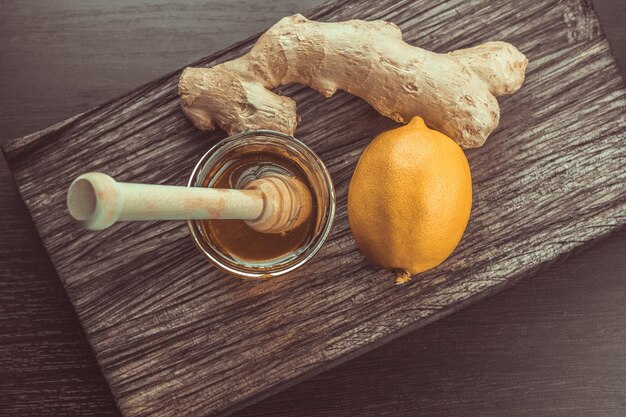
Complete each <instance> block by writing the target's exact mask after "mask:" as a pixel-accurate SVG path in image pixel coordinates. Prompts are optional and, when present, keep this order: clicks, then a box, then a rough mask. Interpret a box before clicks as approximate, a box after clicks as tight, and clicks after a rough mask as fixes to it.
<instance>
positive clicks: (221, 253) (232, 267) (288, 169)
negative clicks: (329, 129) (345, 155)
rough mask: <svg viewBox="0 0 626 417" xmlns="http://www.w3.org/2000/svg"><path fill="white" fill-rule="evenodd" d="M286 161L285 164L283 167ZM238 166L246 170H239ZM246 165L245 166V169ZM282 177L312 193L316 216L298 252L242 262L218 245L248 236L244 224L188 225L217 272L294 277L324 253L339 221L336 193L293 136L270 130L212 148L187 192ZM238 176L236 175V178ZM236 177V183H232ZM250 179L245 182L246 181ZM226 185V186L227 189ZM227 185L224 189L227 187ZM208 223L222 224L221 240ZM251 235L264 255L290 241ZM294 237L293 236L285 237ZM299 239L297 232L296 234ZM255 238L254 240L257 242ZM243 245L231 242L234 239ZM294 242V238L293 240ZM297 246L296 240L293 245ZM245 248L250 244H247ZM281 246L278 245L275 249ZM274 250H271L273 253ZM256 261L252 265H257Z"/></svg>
mask: <svg viewBox="0 0 626 417" xmlns="http://www.w3.org/2000/svg"><path fill="white" fill-rule="evenodd" d="M281 161H282V163H281ZM237 164H240V165H242V168H241V169H238V166H237ZM246 164H247V165H246ZM267 171H272V172H280V173H282V174H286V175H290V176H293V177H295V178H297V179H299V180H301V181H302V182H304V183H305V185H306V186H307V187H308V189H309V191H310V192H311V197H312V200H313V213H312V218H311V219H310V224H309V225H307V228H306V233H305V234H303V235H302V236H299V237H298V238H299V240H297V241H296V242H295V246H294V247H290V249H289V250H288V251H286V253H280V254H273V255H272V256H270V257H266V258H263V256H259V257H253V256H245V257H244V256H240V255H239V254H237V253H235V251H233V250H230V249H229V248H228V247H226V245H224V244H223V242H221V241H220V240H223V238H222V237H221V236H222V235H223V234H224V233H226V234H227V233H228V231H229V230H230V229H229V228H228V227H230V225H232V226H233V227H232V230H233V234H234V233H237V232H236V230H238V231H239V233H240V234H241V231H242V230H243V231H244V232H246V230H244V229H243V228H244V227H247V225H245V226H244V225H243V221H242V220H211V221H206V220H190V221H189V222H188V225H189V230H190V232H191V236H192V238H193V241H194V243H195V244H196V246H197V247H198V249H199V250H200V252H201V253H202V254H203V255H204V256H205V257H206V258H207V259H208V260H209V261H210V262H211V263H212V264H213V265H215V266H216V267H217V268H219V269H221V270H222V271H224V272H227V273H229V274H232V275H235V276H238V277H241V278H246V279H266V278H270V277H273V276H278V275H283V274H286V273H288V272H291V271H293V270H295V269H297V268H298V267H300V266H302V265H303V264H304V263H306V262H307V261H309V260H310V259H311V258H312V257H313V256H314V255H315V254H316V253H317V251H319V249H320V248H321V247H322V245H323V244H324V242H325V241H326V238H327V237H328V234H329V233H330V229H331V226H332V222H333V219H334V216H335V191H334V187H333V183H332V180H331V178H330V174H329V173H328V170H327V169H326V167H325V166H324V164H323V163H322V161H321V160H320V159H319V157H318V156H317V155H316V154H315V153H314V152H313V151H312V150H311V149H309V148H308V147H307V146H306V145H304V144H303V143H302V142H300V141H299V140H297V139H295V138H294V137H292V136H289V135H286V134H283V133H280V132H275V131H271V130H255V131H248V132H243V133H240V134H237V135H233V136H230V137H228V138H226V139H224V140H222V141H221V142H219V143H218V144H216V145H215V146H213V147H212V148H211V149H210V150H209V151H208V152H207V153H206V154H204V156H203V157H202V158H201V159H200V161H199V162H198V164H197V165H196V167H195V168H194V170H193V173H192V174H191V178H190V179H189V183H188V184H187V186H189V187H215V186H217V188H242V184H243V183H242V181H244V180H246V181H247V180H250V179H254V178H252V177H254V176H255V175H256V176H262V175H263V173H264V172H267ZM235 174H236V175H235ZM233 175H234V177H233ZM244 177H246V178H244ZM225 182H227V184H224V183H225ZM225 185H226V186H225ZM210 222H241V223H229V224H227V223H220V224H218V225H220V226H221V225H225V226H227V227H222V228H221V229H222V230H221V234H220V233H218V229H217V228H215V227H212V226H215V225H216V224H217V223H210ZM255 233H258V232H251V233H249V234H245V236H247V237H246V239H248V240H254V239H257V240H258V242H247V243H249V244H250V245H252V246H251V247H252V248H253V247H254V245H255V243H256V244H257V245H258V246H257V247H258V248H259V250H260V251H263V252H265V249H268V247H267V246H268V245H272V242H274V244H276V243H281V240H280V239H282V238H287V237H288V236H286V235H280V236H279V235H273V236H263V235H258V234H255ZM287 233H290V232H287ZM294 233H295V232H294ZM255 236H256V237H255ZM238 238H239V239H244V238H242V237H240V236H232V239H238ZM292 238H293V236H292ZM292 240H293V239H292ZM244 243H246V242H244ZM275 246H277V247H278V246H280V245H275ZM269 249H271V248H269ZM253 258H254V259H253Z"/></svg>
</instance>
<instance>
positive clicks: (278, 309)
mask: <svg viewBox="0 0 626 417" xmlns="http://www.w3.org/2000/svg"><path fill="white" fill-rule="evenodd" d="M305 15H306V16H307V17H309V18H313V19H318V20H323V21H336V20H345V19H351V18H361V19H385V20H390V21H393V22H395V23H397V24H398V25H399V26H400V27H401V28H402V30H403V32H404V35H405V39H406V40H407V41H408V42H410V43H413V44H416V45H420V46H422V47H425V48H428V49H431V50H435V51H438V52H444V51H448V50H452V49H456V48H461V47H466V46H471V45H473V44H476V43H480V42H483V41H487V40H505V41H509V42H512V43H513V44H515V45H516V46H518V47H519V49H520V50H522V51H523V52H524V53H525V54H526V55H527V56H528V58H529V59H530V65H529V68H528V74H527V80H526V83H525V85H524V87H523V88H522V90H520V91H519V92H518V93H517V94H515V95H513V96H511V97H507V98H504V99H503V100H501V107H502V118H501V124H500V127H499V128H498V129H497V131H496V132H495V133H494V134H493V135H492V136H491V137H490V138H489V140H488V141H487V144H486V145H485V146H484V147H483V148H480V149H476V150H471V151H469V152H468V157H469V160H470V163H471V166H472V170H473V176H474V189H475V201H474V207H473V212H472V218H471V221H470V225H469V228H468V230H467V233H466V234H465V237H464V239H463V241H462V243H461V245H460V246H459V247H458V249H457V250H456V251H455V253H454V255H453V256H452V257H451V258H450V259H449V260H448V261H446V262H445V263H444V264H443V265H442V266H441V267H439V268H437V269H435V270H433V271H431V272H428V273H425V274H422V275H420V276H419V277H418V278H417V279H415V280H414V281H412V282H411V283H409V284H407V285H405V286H395V285H394V284H393V279H392V277H391V275H390V274H389V273H388V272H385V271H380V270H378V269H376V268H374V267H372V266H370V265H369V264H367V263H366V262H365V260H364V258H363V257H362V256H361V254H360V253H359V252H358V250H357V249H356V247H355V244H354V241H353V239H352V237H351V235H350V231H349V228H348V224H347V220H346V193H347V187H348V182H349V179H350V176H351V174H352V171H353V169H354V167H355V164H356V161H357V159H358V157H359V155H360V154H361V152H362V151H363V149H364V147H365V146H366V145H367V144H368V143H369V141H370V140H371V139H372V138H373V137H374V136H375V135H376V134H378V133H379V132H381V131H383V130H385V129H389V128H392V127H393V126H395V125H394V123H393V122H391V121H389V120H387V119H385V118H383V117H382V116H379V115H378V114H377V113H376V112H374V111H373V110H372V109H371V108H369V107H368V105H367V104H365V103H364V102H363V101H361V100H359V99H356V98H354V97H351V96H349V95H347V94H342V93H340V94H337V95H336V96H335V97H333V98H331V99H329V100H326V99H323V98H322V97H320V96H319V95H318V94H317V93H315V92H314V91H312V90H309V89H307V88H304V87H300V86H291V87H288V88H284V89H282V92H283V93H284V94H287V95H290V96H292V97H294V98H295V99H296V100H297V102H298V104H299V107H298V108H299V113H300V115H301V116H302V122H301V123H300V125H299V128H298V131H297V132H296V136H297V137H298V138H300V139H302V140H303V141H304V142H306V143H307V144H309V145H310V146H311V147H312V148H313V149H314V150H315V151H316V152H317V153H318V154H319V155H320V157H321V158H322V159H323V160H324V161H325V163H326V164H327V166H328V168H329V169H330V171H331V173H332V177H333V180H334V182H335V186H336V189H337V197H338V198H337V202H338V210H337V218H336V222H335V226H334V228H333V232H332V234H331V236H330V239H329V241H328V242H327V244H326V245H325V247H324V248H323V249H322V250H321V252H320V253H319V254H318V256H317V257H316V258H315V259H314V260H313V261H312V262H311V263H310V264H308V265H307V266H306V267H305V268H303V269H302V270H300V271H298V272H296V273H293V274H291V275H288V276H285V277H280V278H275V279H272V280H270V281H267V282H243V281H240V280H237V279H235V278H231V277H228V276H225V275H224V274H222V273H220V272H218V271H217V270H215V269H214V268H212V267H210V266H209V265H208V264H207V263H206V262H205V261H204V259H203V258H202V256H201V255H200V254H199V253H198V252H197V251H196V250H195V248H194V245H193V243H192V242H191V239H190V238H189V235H188V232H187V228H186V225H185V224H184V223H175V222H171V223H166V222H161V223H156V222H153V223H143V224H139V223H135V224H131V223H129V224H120V225H117V226H115V227H113V228H111V229H108V230H106V231H103V232H99V233H90V232H85V231H83V230H80V229H78V228H77V227H76V226H75V225H73V224H72V222H71V221H70V218H69V216H68V215H67V214H66V212H65V209H64V205H65V191H66V189H67V187H68V185H69V183H70V182H71V180H72V179H73V178H74V177H75V176H77V175H78V174H80V173H82V172H84V171H96V170H97V171H103V172H107V173H109V174H111V175H113V176H114V177H116V178H117V179H118V180H121V181H136V182H146V183H148V182H154V183H167V184H179V185H183V184H185V183H186V181H187V178H188V176H189V174H190V173H191V170H192V168H193V166H194V164H195V163H196V161H197V160H198V159H199V158H200V156H201V155H202V154H203V153H204V152H205V151H206V150H207V149H208V148H209V147H210V146H212V145H213V144H214V143H215V142H216V141H218V140H219V139H221V138H223V137H224V136H225V135H224V134H223V133H221V132H218V133H212V134H209V133H205V132H200V131H197V130H195V129H194V128H193V127H192V125H191V123H190V122H189V121H188V120H187V119H186V118H185V117H184V116H183V114H182V112H181V111H180V109H179V106H178V97H177V93H176V84H177V80H178V77H179V75H180V71H177V72H175V73H173V74H169V75H166V76H164V77H163V78H161V79H159V80H156V81H154V82H152V83H149V84H147V85H145V86H144V87H141V88H139V89H137V90H135V91H133V92H131V93H129V94H127V95H126V96H123V97H120V98H118V99H116V100H113V101H111V102H109V103H106V104H104V105H102V106H100V107H98V108H96V109H93V110H90V111H88V112H86V113H84V114H82V115H78V116H76V117H74V118H72V119H69V120H67V121H65V122H62V123H60V124H58V125H55V126H52V127H50V128H48V129H46V130H44V131H41V132H38V133H35V134H33V135H30V136H27V137H24V138H20V139H17V140H15V141H14V142H12V143H10V144H9V145H8V146H6V147H5V149H4V151H5V154H6V157H7V160H8V161H9V164H10V167H11V170H12V172H13V174H14V176H15V180H16V183H17V185H18V187H19V190H20V193H21V195H22V197H23V199H24V201H25V203H26V205H27V207H28V209H29V211H30V213H31V215H32V217H33V220H34V222H35V225H36V227H37V229H38V231H39V233H40V235H41V238H42V240H43V243H44V245H45V247H46V248H47V250H48V253H49V254H50V258H51V259H52V262H53V263H54V265H55V267H56V269H57V271H58V273H59V276H60V278H61V280H62V282H63V284H64V286H65V287H66V289H67V292H68V295H69V297H70V299H71V301H72V303H73V304H74V306H75V308H76V311H77V313H78V316H79V318H80V320H81V323H82V325H83V327H84V329H85V333H86V335H87V337H88V339H89V342H90V343H91V346H92V347H93V350H94V352H95V354H96V357H97V359H98V361H99V363H100V365H101V367H102V370H103V372H104V375H105V376H106V378H107V380H108V382H109V384H110V386H111V389H112V392H113V394H114V396H115V398H116V400H117V402H118V405H119V407H120V409H121V410H122V412H123V413H124V414H125V415H126V416H148V415H150V416H172V415H177V416H181V415H198V416H199V415H224V414H227V413H228V412H231V411H233V410H235V409H237V408H240V407H243V406H244V405H246V404H249V403H251V402H253V401H256V400H258V399H260V398H262V397H264V396H267V395H270V394H271V393H274V392H276V391H278V390H279V389H282V388H284V387H285V386H287V385H289V384H293V383H295V382H297V381H299V380H302V379H304V378H306V377H308V376H311V375H312V374H314V373H317V372H320V371H321V370H323V369H326V368H328V367H330V366H333V365H335V364H337V363H338V362H339V361H343V360H346V359H349V358H351V357H354V356H356V355H358V354H360V353H363V352H364V351H366V350H369V349H372V348H373V347H375V346H378V345H380V344H382V343H384V342H386V341H388V340H390V339H392V338H394V337H397V336H398V335H400V334H403V333H406V332H408V331H410V330H412V329H415V328H417V327H420V326H423V325H425V324H427V323H429V322H432V321H434V320H436V319H438V318H441V317H443V316H444V315H447V314H450V313H451V312H453V311H456V310H458V309H459V308H461V307H463V306H465V305H468V304H469V303H471V302H474V301H476V300H478V299H480V298H483V297H485V296H487V295H489V294H493V293H494V292H496V291H498V290H500V289H502V288H504V287H505V286H507V285H510V284H512V283H513V282H515V281H516V280H518V279H520V278H521V277H523V276H525V275H528V274H530V273H532V272H533V271H535V270H537V269H538V268H541V267H543V266H545V265H546V264H548V263H549V262H552V261H554V260H555V259H557V258H558V257H559V256H562V255H564V254H566V253H568V252H570V251H571V250H573V249H574V248H576V247H579V246H581V245H583V244H585V243H586V242H589V241H592V240H594V239H597V238H600V237H602V236H604V235H606V234H607V233H609V232H610V231H612V230H614V229H616V228H618V227H620V226H621V225H623V224H624V223H625V222H626V169H625V168H624V165H625V162H626V146H624V145H625V140H626V117H625V116H626V90H625V89H624V83H623V81H622V78H621V76H620V74H619V72H618V70H617V68H616V66H615V63H614V61H613V59H612V57H611V53H610V50H609V46H608V44H607V42H606V40H605V38H604V36H603V35H602V33H601V29H600V26H599V23H598V20H597V18H596V16H595V14H594V13H593V10H592V8H591V3H590V2H588V1H583V0H565V1H556V0H541V1H534V2H523V3H521V2H519V1H516V0H512V1H489V0H473V1H463V0H453V1H448V2H443V3H440V2H438V1H436V0H422V1H417V2H416V1H400V2H397V1H391V0H383V1H363V2H356V1H342V2H334V3H328V4H326V5H323V6H321V7H319V8H316V9H314V10H313V11H310V12H308V13H305ZM253 42H254V39H250V40H247V41H245V42H242V43H240V44H237V45H234V46H233V47H231V48H229V49H227V50H224V51H221V52H219V53H216V54H214V55H212V56H210V57H208V58H205V59H203V60H201V61H200V62H197V63H194V64H193V65H196V66H201V65H206V66H210V65H214V64H215V63H218V62H223V61H226V60H228V59H231V58H233V57H235V56H239V55H241V54H242V53H244V52H245V51H247V50H248V49H249V48H250V47H251V45H252V43H253Z"/></svg>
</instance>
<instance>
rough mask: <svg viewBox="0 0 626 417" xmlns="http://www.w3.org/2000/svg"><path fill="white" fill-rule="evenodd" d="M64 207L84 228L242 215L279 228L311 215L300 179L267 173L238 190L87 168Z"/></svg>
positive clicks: (257, 226) (263, 227)
mask: <svg viewBox="0 0 626 417" xmlns="http://www.w3.org/2000/svg"><path fill="white" fill-rule="evenodd" d="M67 208H68V210H69V213H70V215H71V216H72V217H73V218H74V219H75V220H76V221H78V222H79V224H81V225H82V226H83V227H85V228H87V229H89V230H102V229H106V228H107V227H110V226H112V225H113V224H114V223H116V222H118V221H138V220H201V219H241V220H245V221H246V223H247V224H248V225H249V226H250V227H251V228H252V229H253V230H256V231H258V232H263V233H282V232H287V231H289V230H292V229H294V228H295V227H297V226H299V225H300V224H302V223H303V222H304V221H305V220H306V219H307V218H308V217H309V216H310V215H311V211H312V202H311V194H310V193H309V190H308V189H307V188H306V186H305V185H304V184H303V183H302V182H301V181H299V180H297V179H295V178H292V177H289V176H287V175H282V174H268V175H267V176H264V177H261V178H258V179H255V180H252V181H250V182H249V183H248V184H246V185H245V187H244V188H243V189H240V190H239V189H219V188H204V187H182V186H172V185H152V184H135V183H126V182H117V181H115V180H114V179H113V178H111V177H110V176H108V175H106V174H102V173H99V172H89V173H86V174H83V175H81V176H79V177H78V178H76V179H75V180H74V181H73V182H72V184H71V185H70V187H69V189H68V192H67Z"/></svg>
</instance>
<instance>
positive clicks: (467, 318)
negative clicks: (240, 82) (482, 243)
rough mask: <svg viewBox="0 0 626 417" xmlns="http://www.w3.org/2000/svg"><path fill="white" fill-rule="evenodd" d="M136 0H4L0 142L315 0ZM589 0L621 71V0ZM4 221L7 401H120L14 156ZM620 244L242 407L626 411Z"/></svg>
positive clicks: (0, 176)
mask: <svg viewBox="0 0 626 417" xmlns="http://www.w3.org/2000/svg"><path fill="white" fill-rule="evenodd" d="M83 3H85V4H83ZM127 3H128V2H126V1H125V0H115V1H108V2H97V3H96V2H79V1H76V0H56V1H43V0H31V1H10V2H6V1H5V2H2V3H1V9H0V10H2V13H1V14H0V35H1V36H0V39H2V42H1V43H0V63H1V67H0V68H1V70H0V94H1V96H0V97H1V99H0V106H1V107H0V139H1V140H2V141H7V140H9V139H11V138H13V137H17V136H20V135H23V134H25V133H28V132H31V131H35V130H37V129H40V128H43V127H46V126H47V125H50V124H52V123H54V122H57V121H59V120H61V119H64V118H66V117H68V116H71V115H73V114H75V113H78V112H81V111H84V110H86V109H88V108H90V107H92V106H94V105H96V104H99V103H100V102H103V101H105V100H107V99H110V98H113V97H115V96H117V95H120V94H122V93H124V92H125V91H127V90H128V89H131V88H133V87H136V86H138V85H140V84H142V83H144V82H146V81H149V80H151V79H153V78H155V77H157V76H159V75H162V74H163V73H165V72H169V71H170V70H173V69H175V68H177V67H179V66H181V65H183V64H185V63H187V62H191V61H193V60H195V59H197V58H200V57H202V56H205V55H207V54H209V53H210V52H212V51H214V50H217V49H220V48H222V47H225V46H227V45H229V44H231V43H233V42H234V41H237V40H240V39H242V38H244V37H246V36H248V35H251V34H253V33H255V32H259V31H261V30H263V29H264V28H266V27H268V26H269V25H270V24H271V23H272V22H274V21H275V20H276V19H277V18H278V17H279V16H283V15H286V14H290V13H293V12H295V11H304V10H306V9H307V8H309V7H310V6H313V5H315V4H316V3H318V1H314V0H307V1H300V2H295V1H285V0H274V1H267V2H263V4H261V2H254V1H252V0H238V1H226V0H222V1H216V0H212V1H205V2H199V1H192V0H185V1H182V2H172V1H170V0H162V1H159V0H141V1H135V2H132V6H129V5H128V4H127ZM594 5H595V8H596V11H597V12H598V14H599V15H600V18H601V20H602V23H603V25H604V29H605V31H606V33H607V36H608V38H609V41H610V42H611V44H612V46H613V48H614V52H615V55H616V59H617V61H618V64H619V65H620V68H621V69H622V72H623V73H625V72H626V51H625V50H624V48H623V46H622V45H623V44H624V43H625V42H626V4H624V3H623V1H621V0H595V1H594ZM0 231H1V232H2V233H1V234H0V415H7V416H16V415H22V416H27V415H51V416H63V415H107V416H115V415H119V412H118V411H117V409H116V408H115V405H114V403H113V399H112V397H111V394H110V393H109V391H108V388H107V385H106V383H105V381H104V379H103V377H102V375H101V374H100V371H99V369H98V366H97V364H96V363H95V360H94V358H93V355H92V353H91V351H90V349H89V346H88V345H87V342H86V340H85V338H84V336H83V334H82V332H81V328H80V326H79V324H78V321H77V319H76V317H75V315H74V313H73V311H72V308H71V306H70V304H69V302H68V300H67V298H66V295H65V293H64V290H63V288H62V287H61V284H60V282H59V280H58V277H57V276H56V274H55V272H54V270H53V269H52V265H51V264H50V262H49V260H48V259H47V257H46V254H45V252H44V250H43V248H42V246H41V244H40V242H39V239H38V237H37V235H36V233H35V230H34V228H33V226H32V224H31V222H30V219H29V217H28V216H27V214H26V212H25V207H24V206H23V204H22V203H21V201H20V200H19V198H18V195H17V192H16V189H15V186H14V184H13V181H12V179H11V176H10V173H9V172H8V169H7V167H6V163H5V161H4V160H2V162H0ZM624 255H626V230H622V231H621V232H618V233H616V234H614V235H613V236H611V237H609V238H608V239H606V240H604V241H603V242H601V243H597V244H596V245H594V246H592V247H590V248H587V249H585V250H584V251H581V252H579V253H577V254H575V255H572V256H571V257H570V259H569V260H567V261H566V262H564V263H561V264H559V265H555V266H553V267H552V268H550V269H549V270H547V271H544V272H541V273H539V274H537V275H536V276H535V277H533V278H529V279H526V280H525V281H522V282H521V283H520V284H518V285H517V286H515V287H514V288H511V289H508V290H506V291H504V292H502V293H500V294H498V295H496V296H494V297H492V298H490V299H488V300H486V301H483V302H481V303H479V304H477V305H475V306H472V307H470V308H468V309H465V310H463V311H462V312H461V313H458V314H456V315H453V316H451V317H448V318H446V319H444V320H441V321H439V322H437V323H435V324H433V325H430V326H428V327H426V328H423V329H421V330H418V331H416V332H413V333H411V334H409V335H407V336H404V337H403V338H400V339H397V340H395V341H394V342H392V343H389V344H387V345H385V346H384V347H382V348H379V349H377V350H374V351H372V352H370V353H367V354H365V355H363V356H361V357H359V358H357V359H354V360H352V361H350V362H348V363H345V364H344V365H341V366H339V367H337V368H335V369H333V370H330V371H327V372H325V373H322V374H320V375H318V376H317V377H314V378H312V379H310V380H308V381H306V382H303V383H301V384H299V385H297V386H295V387H293V388H291V389H289V390H287V391H284V392H282V393H280V394H278V395H275V396H273V397H271V398H268V399H266V400H264V401H262V402H260V403H258V404H256V405H254V406H252V407H250V408H248V409H246V410H243V411H241V412H239V413H238V414H237V415H239V416H272V415H277V416H278V415H281V416H282V415H285V416H287V415H309V416H318V415H319V416H329V415H331V416H344V415H345V416H354V415H372V416H381V415H391V416H404V415H406V416H413V415H421V416H430V415H432V416H440V415H446V416H467V415H494V416H502V415H509V416H515V415H520V416H531V415H532V416H535V415H567V416H578V415H580V416H589V415H598V416H613V415H614V416H623V415H626V272H625V271H626V256H624Z"/></svg>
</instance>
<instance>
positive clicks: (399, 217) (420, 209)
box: [348, 117, 472, 283]
mask: <svg viewBox="0 0 626 417" xmlns="http://www.w3.org/2000/svg"><path fill="white" fill-rule="evenodd" d="M471 207H472V178H471V174H470V168H469V164H468V162H467V158H466V157H465V153H464V152H463V150H462V149H461V148H460V147H459V145H457V144H456V142H454V141H453V140H452V139H450V138H449V137H447V136H446V135H444V134H443V133H439V132H437V131H435V130H432V129H429V128H428V127H427V126H426V124H425V123H424V121H423V120H422V119H421V118H420V117H415V118H413V119H412V120H411V122H410V123H409V124H407V125H405V126H402V127H399V128H397V129H393V130H389V131H387V132H383V133H382V134H380V135H379V136H377V137H376V138H375V139H374V141H372V143H371V144H370V145H369V146H368V147H367V148H366V149H365V151H364V152H363V155H361V158H360V159H359V162H358V164H357V167H356V170H355V172H354V175H353V177H352V180H351V182H350V189H349V191H348V220H349V222H350V228H351V229H352V234H353V236H354V239H355V240H356V243H357V245H358V247H359V249H360V250H361V251H362V252H363V254H364V255H365V256H366V257H367V258H368V259H369V261H370V262H372V263H374V264H376V265H379V266H381V267H383V268H385V269H389V270H392V271H395V272H396V282H398V283H402V282H406V281H408V280H409V279H410V277H411V275H413V274H417V273H420V272H423V271H426V270H428V269H431V268H434V267H435V266H437V265H439V264H440V263H442V262H443V261H444V260H445V259H446V258H447V257H448V256H450V254H451V253H452V252H453V251H454V248H456V246H457V245H458V244H459V241H460V240H461V237H462V236H463V232H464V231H465V227H466V226H467V222H468V220H469V216H470V211H471Z"/></svg>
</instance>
